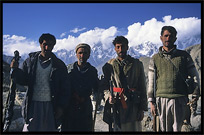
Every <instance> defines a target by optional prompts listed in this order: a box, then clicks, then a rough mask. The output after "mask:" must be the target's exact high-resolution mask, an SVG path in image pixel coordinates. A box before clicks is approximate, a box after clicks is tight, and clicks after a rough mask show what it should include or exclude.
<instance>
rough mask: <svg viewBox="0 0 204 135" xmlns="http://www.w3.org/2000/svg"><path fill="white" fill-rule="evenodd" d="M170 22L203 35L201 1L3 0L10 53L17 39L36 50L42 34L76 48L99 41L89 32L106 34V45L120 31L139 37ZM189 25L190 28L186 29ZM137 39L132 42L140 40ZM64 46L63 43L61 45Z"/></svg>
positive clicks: (7, 50)
mask: <svg viewBox="0 0 204 135" xmlns="http://www.w3.org/2000/svg"><path fill="white" fill-rule="evenodd" d="M148 22H151V25H150V24H148ZM184 23H185V25H186V26H185V25H184ZM153 24H154V25H153ZM168 24H169V25H175V27H176V28H177V29H178V30H179V31H182V30H180V29H185V30H186V31H187V32H189V33H192V32H191V31H194V32H193V33H194V35H193V36H199V35H200V31H201V3H80V4H78V3H3V35H4V39H3V46H6V47H3V51H4V53H7V54H10V53H11V51H10V52H9V48H10V50H12V49H15V48H14V47H13V46H12V45H11V43H13V42H15V43H16V44H18V45H19V47H17V49H19V48H22V47H24V49H25V48H26V47H25V43H27V44H30V45H31V46H30V47H29V48H30V49H28V51H30V50H33V49H34V48H35V47H36V46H37V44H38V42H37V41H38V38H39V36H40V35H41V34H42V33H51V34H53V35H55V36H56V38H57V41H59V42H58V43H61V45H63V43H70V45H69V46H68V45H67V46H66V45H65V46H66V47H67V49H73V47H70V46H71V45H72V46H73V45H74V44H77V43H78V42H82V41H83V42H86V41H87V42H90V43H91V44H94V43H96V42H99V41H90V39H88V35H89V37H90V38H94V37H96V35H97V34H99V33H100V32H101V33H103V34H101V35H99V36H100V39H98V40H101V41H100V42H102V43H104V46H106V45H105V44H108V43H109V42H108V43H107V41H106V40H109V39H112V38H113V37H114V36H116V35H118V34H121V35H126V37H128V38H130V39H131V38H132V37H133V35H131V34H130V33H131V31H132V30H130V29H131V28H132V27H133V28H134V30H135V31H136V30H138V32H140V33H141V34H137V36H138V37H139V36H140V35H142V33H144V29H145V27H146V26H148V27H150V26H151V29H152V31H154V30H153V27H155V28H158V30H156V31H158V32H157V33H159V31H160V28H161V26H162V25H168ZM180 26H183V27H182V28H180ZM184 26H185V27H184ZM187 26H190V27H189V29H190V30H188V28H187V29H186V27H187ZM138 27H139V28H138ZM148 27H146V30H148V29H149V28H148ZM195 28H196V29H195ZM104 33H105V34H104ZM132 33H134V32H132ZM107 34H109V36H107ZM90 35H92V36H90ZM184 35H185V34H184ZM181 37H182V36H181ZM82 38H83V40H82ZM11 39H12V41H10V40H11ZM84 39H87V40H84ZM96 39H97V37H96ZM14 40H15V41H14ZM135 40H136V39H134V40H132V42H133V41H134V42H135V43H136V42H138V41H135ZM145 40H146V39H144V40H142V41H141V42H144V41H145ZM152 41H154V39H152ZM138 43H139V42H138ZM23 44H24V46H23ZM20 46H21V47H20ZM11 48H12V49H11ZM62 48H63V47H60V45H58V47H57V49H62ZM34 50H36V49H34ZM12 51H13V50H12ZM23 53H26V52H25V51H23Z"/></svg>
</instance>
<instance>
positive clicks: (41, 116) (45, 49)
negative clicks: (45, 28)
mask: <svg viewBox="0 0 204 135" xmlns="http://www.w3.org/2000/svg"><path fill="white" fill-rule="evenodd" d="M39 43H40V47H41V51H39V52H34V53H30V54H29V58H27V59H26V60H25V61H24V62H23V65H22V69H20V68H18V63H17V62H16V61H15V60H13V61H12V62H11V68H12V69H13V72H12V74H11V77H12V78H13V79H14V80H15V81H16V83H19V84H21V85H25V86H28V89H27V91H26V94H25V98H24V102H23V107H22V115H23V117H24V119H25V125H24V128H23V131H57V128H58V126H59V124H60V123H61V116H62V114H63V110H64V108H65V107H66V106H67V105H68V103H69V99H70V98H69V96H70V93H69V92H70V90H69V81H68V77H67V69H66V65H65V64H64V63H63V62H62V61H61V60H60V59H58V58H57V57H56V56H55V55H54V54H53V53H52V49H53V47H54V45H55V44H56V39H55V37H54V36H53V35H51V34H49V33H46V34H42V35H41V37H40V38H39Z"/></svg>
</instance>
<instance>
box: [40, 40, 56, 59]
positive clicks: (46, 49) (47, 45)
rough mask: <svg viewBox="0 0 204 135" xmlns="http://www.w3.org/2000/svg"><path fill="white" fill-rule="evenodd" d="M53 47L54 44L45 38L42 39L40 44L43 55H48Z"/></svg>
mask: <svg viewBox="0 0 204 135" xmlns="http://www.w3.org/2000/svg"><path fill="white" fill-rule="evenodd" d="M53 47H54V46H53V45H51V44H50V43H49V42H47V41H46V40H43V42H42V44H40V48H41V51H42V53H43V54H44V55H45V56H49V55H50V54H51V52H52V49H53Z"/></svg>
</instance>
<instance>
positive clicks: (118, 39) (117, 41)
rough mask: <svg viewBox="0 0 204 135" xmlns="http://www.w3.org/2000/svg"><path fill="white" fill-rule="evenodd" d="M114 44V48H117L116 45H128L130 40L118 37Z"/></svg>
mask: <svg viewBox="0 0 204 135" xmlns="http://www.w3.org/2000/svg"><path fill="white" fill-rule="evenodd" d="M113 44H114V46H115V44H125V45H128V40H127V38H125V37H124V36H117V37H116V38H115V39H114V40H113Z"/></svg>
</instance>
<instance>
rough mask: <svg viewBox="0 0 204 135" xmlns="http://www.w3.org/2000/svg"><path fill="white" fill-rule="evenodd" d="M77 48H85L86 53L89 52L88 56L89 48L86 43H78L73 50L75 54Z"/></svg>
mask: <svg viewBox="0 0 204 135" xmlns="http://www.w3.org/2000/svg"><path fill="white" fill-rule="evenodd" d="M79 48H87V49H88V51H89V54H90V52H91V47H90V46H89V45H88V44H86V43H80V44H78V45H77V46H76V48H75V52H77V50H78V49H79Z"/></svg>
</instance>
